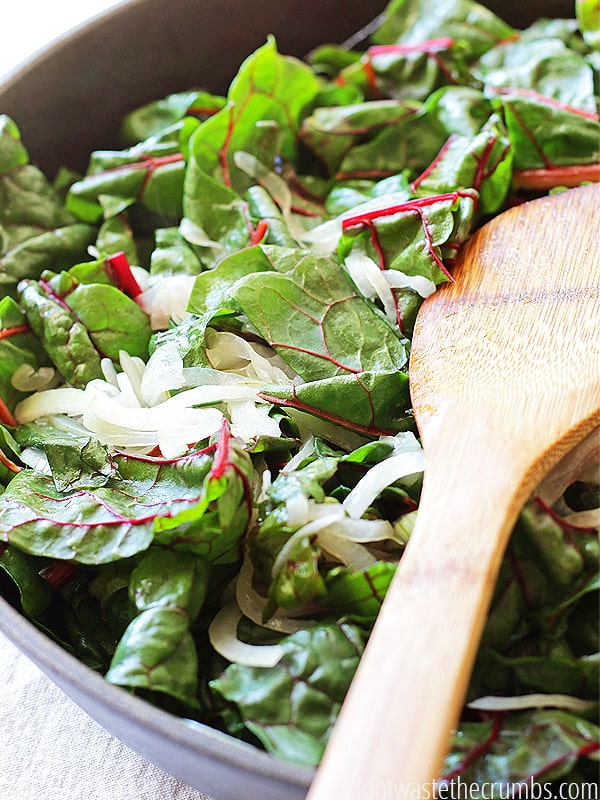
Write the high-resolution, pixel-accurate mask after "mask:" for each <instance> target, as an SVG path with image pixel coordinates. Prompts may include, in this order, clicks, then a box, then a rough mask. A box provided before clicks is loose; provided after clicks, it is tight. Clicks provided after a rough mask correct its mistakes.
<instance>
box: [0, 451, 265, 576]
mask: <svg viewBox="0 0 600 800" xmlns="http://www.w3.org/2000/svg"><path fill="white" fill-rule="evenodd" d="M234 449H235V452H234ZM212 452H213V450H212V449H211V450H210V452H207V453H202V452H200V453H196V454H191V455H189V456H182V457H181V458H178V459H175V460H174V461H164V460H158V461H156V460H153V459H147V460H146V459H139V458H134V457H126V456H120V457H118V458H116V459H115V460H116V463H117V466H118V475H116V476H115V477H110V478H109V479H108V480H107V481H106V483H105V484H104V485H103V486H100V487H97V488H95V489H93V490H92V489H79V490H76V491H70V492H60V491H57V489H56V487H55V485H54V481H53V479H52V478H51V477H47V476H43V475H36V474H35V473H32V472H30V471H29V470H23V471H22V472H20V473H18V474H17V475H16V476H15V477H14V478H13V480H12V481H11V482H10V484H9V486H8V488H7V490H6V491H5V492H4V493H3V494H2V495H0V518H1V522H0V540H2V541H6V542H10V543H11V544H14V545H16V546H17V547H19V548H20V549H22V550H24V551H25V552H28V553H31V554H34V555H43V556H49V557H53V558H60V559H65V560H76V561H79V562H81V563H84V564H103V563H107V562H110V561H115V560H118V559H122V558H128V557H129V556H133V555H135V554H136V553H139V552H142V551H144V550H146V549H147V548H148V547H149V546H150V544H151V543H152V542H153V540H154V538H155V537H156V540H157V541H158V542H159V543H160V544H161V545H162V546H163V547H171V548H173V549H176V550H177V549H182V550H191V551H193V552H195V553H196V554H199V555H205V554H206V555H207V557H209V558H210V559H211V560H215V561H221V562H225V563H227V562H229V561H232V560H235V559H236V558H237V557H238V553H237V540H238V539H239V538H240V537H241V536H242V534H243V533H244V530H245V526H246V524H247V522H248V519H249V507H248V503H247V497H248V494H247V493H248V485H247V481H248V477H247V476H248V473H249V472H250V470H251V468H249V466H248V465H249V464H250V457H249V456H248V455H246V454H245V453H243V452H242V451H240V450H238V449H237V446H236V445H231V446H230V445H229V443H228V442H227V443H225V444H223V445H221V447H220V449H218V453H219V458H218V460H217V463H216V464H213V459H212V457H211V453H212Z"/></svg>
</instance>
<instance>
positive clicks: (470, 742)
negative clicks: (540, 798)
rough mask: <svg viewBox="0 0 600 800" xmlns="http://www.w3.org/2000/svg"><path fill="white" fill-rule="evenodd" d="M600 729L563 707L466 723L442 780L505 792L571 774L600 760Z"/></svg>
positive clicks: (447, 761)
mask: <svg viewBox="0 0 600 800" xmlns="http://www.w3.org/2000/svg"><path fill="white" fill-rule="evenodd" d="M599 734H600V730H599V729H598V726H597V725H595V724H594V723H593V722H589V721H587V720H585V719H583V718H582V717H579V716H576V715H574V714H571V713H568V712H566V711H561V710H558V709H533V710H530V711H524V712H519V713H517V712H512V713H507V714H503V715H495V716H494V717H493V718H492V719H490V720H486V721H483V722H469V723H464V724H463V725H462V726H461V728H460V730H459V731H458V732H457V733H456V734H455V736H454V740H453V746H452V749H451V751H450V754H449V755H448V756H446V760H445V762H444V766H443V768H442V775H443V777H442V782H446V783H449V782H450V781H453V780H454V781H456V780H458V779H460V781H462V782H464V783H465V784H471V785H480V786H481V785H483V784H485V785H488V786H489V784H490V781H491V782H492V783H493V784H494V786H495V787H497V788H498V789H499V790H500V791H506V790H510V788H511V787H515V788H517V787H520V786H522V785H527V784H531V782H532V781H533V782H536V783H537V782H539V783H542V784H543V783H548V782H550V781H555V780H558V779H560V778H562V777H563V776H566V775H568V774H569V772H570V771H571V770H572V769H573V766H574V765H575V763H576V762H577V761H578V760H579V759H585V758H591V759H594V760H597V759H598V757H599V756H598V752H599V750H598V736H599ZM517 791H518V789H517Z"/></svg>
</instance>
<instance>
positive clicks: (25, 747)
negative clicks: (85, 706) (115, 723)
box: [0, 634, 210, 800]
mask: <svg viewBox="0 0 600 800" xmlns="http://www.w3.org/2000/svg"><path fill="white" fill-rule="evenodd" d="M0 797H3V798H10V800H210V798H208V797H207V796H206V795H203V794H201V793H200V792H197V791H195V790H194V789H191V788H190V787H189V786H186V785H184V784H182V783H180V782H179V781H177V780H175V779H174V778H172V777H171V776H170V775H167V774H166V773H164V772H163V771H162V770H160V769H158V767H156V766H154V765H153V764H150V763H148V762H147V761H146V760H145V759H143V758H141V757H140V756H139V755H137V753H134V752H133V751H132V750H130V749H129V748H128V747H126V746H125V745H124V744H122V743H121V742H119V741H118V740H117V739H115V738H114V737H113V736H111V735H110V734H109V733H107V732H106V731H105V730H104V728H102V727H101V726H100V725H98V724H97V723H96V722H94V720H92V719H91V718H90V717H89V716H88V715H87V714H86V713H85V712H84V711H82V710H81V709H80V708H79V707H78V706H77V705H75V703H73V702H72V701H71V700H70V699H69V698H68V697H67V696H66V695H65V694H64V692H62V691H61V690H60V689H59V688H58V687H57V686H55V685H54V684H53V683H52V682H51V681H50V680H49V679H48V678H47V677H46V676H45V675H44V674H43V672H41V671H40V670H39V669H38V668H37V667H36V666H35V665H34V664H32V663H31V661H30V660H29V659H28V658H26V657H25V656H24V655H23V654H22V653H20V652H19V651H18V650H17V649H16V648H15V647H14V646H13V645H12V643H11V642H9V641H8V639H6V637H5V636H3V635H2V634H0Z"/></svg>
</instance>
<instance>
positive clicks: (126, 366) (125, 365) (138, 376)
mask: <svg viewBox="0 0 600 800" xmlns="http://www.w3.org/2000/svg"><path fill="white" fill-rule="evenodd" d="M119 361H120V363H121V368H122V369H123V373H122V374H123V375H126V376H127V378H128V379H129V386H128V391H132V392H133V395H134V396H135V399H136V405H139V406H142V405H144V401H143V400H142V392H141V386H142V378H143V376H144V371H145V369H146V365H145V363H144V362H143V361H142V359H141V358H139V357H138V356H130V355H129V353H127V352H126V351H125V350H120V351H119ZM119 378H120V375H117V383H119ZM119 386H120V384H119ZM121 391H123V390H122V389H121Z"/></svg>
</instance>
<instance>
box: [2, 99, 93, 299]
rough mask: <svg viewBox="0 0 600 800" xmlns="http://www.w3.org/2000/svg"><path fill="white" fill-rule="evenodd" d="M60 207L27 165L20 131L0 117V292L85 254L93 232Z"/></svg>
mask: <svg viewBox="0 0 600 800" xmlns="http://www.w3.org/2000/svg"><path fill="white" fill-rule="evenodd" d="M76 223H77V220H76V219H75V217H73V216H72V215H71V214H70V213H69V212H68V211H67V210H66V209H65V207H64V205H63V202H62V199H61V197H60V195H59V193H58V192H57V191H56V190H55V189H54V187H53V186H52V185H51V184H50V183H49V182H48V180H47V179H46V178H45V176H44V175H43V173H42V172H41V171H40V170H39V169H37V167H35V166H33V165H32V164H30V163H29V156H28V153H27V150H26V149H25V147H24V146H23V143H22V142H21V137H20V133H19V130H18V128H17V126H16V125H15V123H14V122H13V121H12V120H11V119H10V118H9V117H7V116H5V115H0V289H1V290H2V292H3V293H5V292H6V293H11V294H14V290H15V287H16V285H17V283H18V282H19V280H21V278H25V277H28V278H37V277H38V276H39V275H40V273H41V272H42V270H43V269H46V268H48V267H53V268H56V267H57V266H58V268H62V267H63V266H67V265H69V266H70V265H71V264H72V263H73V261H74V260H76V259H78V258H82V257H84V256H85V251H86V248H87V246H88V245H89V244H91V243H92V242H93V239H94V230H93V228H91V227H89V226H88V225H80V224H76Z"/></svg>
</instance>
